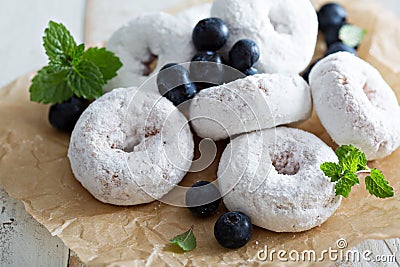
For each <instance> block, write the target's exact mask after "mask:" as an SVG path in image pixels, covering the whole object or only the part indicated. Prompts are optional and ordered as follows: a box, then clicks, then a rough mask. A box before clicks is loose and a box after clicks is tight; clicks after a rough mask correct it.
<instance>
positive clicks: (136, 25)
mask: <svg viewBox="0 0 400 267" xmlns="http://www.w3.org/2000/svg"><path fill="white" fill-rule="evenodd" d="M210 8H211V5H209V4H207V5H200V6H198V7H194V8H191V9H188V10H187V11H185V12H181V13H179V14H177V16H173V15H170V14H167V13H163V12H159V13H150V14H146V15H143V16H140V17H137V18H135V19H133V20H131V21H130V22H129V23H128V24H126V25H124V26H122V27H121V28H120V29H118V30H117V31H116V32H114V33H113V35H112V36H111V38H110V39H109V40H108V42H107V45H106V47H107V49H108V50H110V51H112V52H114V53H115V54H116V55H117V56H118V57H119V58H120V59H121V61H122V63H123V66H122V68H121V69H120V70H119V71H118V75H117V76H116V77H115V78H114V79H112V80H111V81H109V82H108V83H107V85H106V88H105V90H106V91H110V90H112V89H114V88H119V87H128V86H139V85H140V84H142V83H143V82H144V81H145V80H146V79H148V78H149V75H150V74H151V69H150V66H149V65H150V64H151V63H152V61H153V60H155V59H157V66H156V68H155V70H154V72H155V73H156V72H158V71H159V70H160V69H161V68H162V67H163V66H164V65H165V64H167V63H171V62H174V63H183V62H189V61H190V60H191V59H192V57H193V56H194V55H195V53H196V51H195V49H194V46H193V44H192V35H191V33H192V30H193V28H194V26H195V25H196V23H197V22H198V21H199V20H201V19H203V18H205V17H208V16H209V14H210Z"/></svg>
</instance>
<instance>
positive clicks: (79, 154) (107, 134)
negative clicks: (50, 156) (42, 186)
mask: <svg viewBox="0 0 400 267" xmlns="http://www.w3.org/2000/svg"><path fill="white" fill-rule="evenodd" d="M193 150H194V143H193V136H192V134H191V132H190V128H189V126H188V122H187V120H186V119H185V117H184V116H183V114H182V113H180V112H179V111H178V110H177V109H176V108H175V107H174V106H173V104H172V103H171V102H170V101H168V100H167V99H165V98H162V97H161V96H160V95H159V94H157V93H152V92H148V91H146V92H145V91H144V90H138V89H137V88H128V89H124V88H121V89H115V90H113V91H112V92H109V93H106V94H105V95H103V96H102V97H100V98H99V99H98V100H96V101H94V102H93V103H92V104H91V105H90V106H89V107H88V108H87V109H86V110H85V111H84V112H83V114H82V115H81V117H80V118H79V120H78V122H77V124H76V125H75V128H74V130H73V132H72V136H71V141H70V146H69V149H68V158H69V160H70V163H71V168H72V171H73V173H74V175H75V177H76V179H77V180H78V181H79V182H81V184H82V185H83V186H84V187H85V188H86V189H87V190H88V191H89V192H90V193H91V194H92V195H93V196H94V197H95V198H97V199H98V200H100V201H102V202H105V203H110V204H115V205H136V204H142V203H148V202H151V201H153V200H155V199H159V198H161V197H162V196H164V195H165V194H167V193H168V192H169V191H170V190H172V189H173V188H174V186H175V185H176V184H177V183H179V182H180V181H181V180H182V178H183V176H184V175H185V174H186V172H187V170H188V169H189V168H190V165H191V160H192V158H193Z"/></svg>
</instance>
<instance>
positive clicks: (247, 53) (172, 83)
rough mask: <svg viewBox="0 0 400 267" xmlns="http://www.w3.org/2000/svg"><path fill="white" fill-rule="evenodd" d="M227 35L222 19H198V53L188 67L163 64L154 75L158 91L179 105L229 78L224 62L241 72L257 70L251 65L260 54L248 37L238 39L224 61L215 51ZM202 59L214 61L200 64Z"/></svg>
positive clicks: (194, 38) (195, 32)
mask: <svg viewBox="0 0 400 267" xmlns="http://www.w3.org/2000/svg"><path fill="white" fill-rule="evenodd" d="M228 38H229V28H228V26H227V25H226V23H225V22H224V21H223V20H221V19H219V18H206V19H203V20H201V21H199V22H198V23H197V25H196V26H195V27H194V29H193V33H192V41H193V45H194V47H195V48H196V50H197V53H196V55H195V56H194V57H193V58H192V63H191V64H190V67H189V71H188V70H187V69H185V68H184V67H183V66H180V65H178V64H176V63H170V64H167V65H165V66H164V67H163V68H162V69H161V70H160V72H159V73H158V75H157V85H158V89H159V92H160V94H161V95H163V96H165V97H166V98H167V99H169V100H170V101H171V102H172V103H174V105H179V104H181V103H183V102H185V101H187V100H189V99H191V98H193V97H194V95H195V94H196V93H197V91H198V90H201V89H204V88H208V87H211V86H214V85H219V84H222V83H224V82H227V81H229V80H227V79H226V78H227V77H226V75H225V73H224V72H225V70H226V68H225V67H224V65H229V66H231V67H233V68H235V69H237V70H238V71H240V72H241V73H243V76H244V75H254V74H257V73H258V71H257V69H256V68H254V64H255V63H256V62H257V61H258V60H259V58H260V49H259V47H258V46H257V44H256V43H255V42H254V41H253V40H250V39H242V40H239V41H237V42H236V43H235V44H234V45H233V46H232V48H231V50H230V51H229V61H228V62H227V61H226V60H225V59H224V58H223V56H222V54H221V53H219V52H218V51H219V50H220V49H221V48H223V47H224V46H225V45H226V43H227V41H228ZM204 62H208V63H210V62H211V63H213V64H206V65H203V64H201V63H204ZM199 63H200V64H199ZM227 63H229V64H227ZM192 81H195V82H192Z"/></svg>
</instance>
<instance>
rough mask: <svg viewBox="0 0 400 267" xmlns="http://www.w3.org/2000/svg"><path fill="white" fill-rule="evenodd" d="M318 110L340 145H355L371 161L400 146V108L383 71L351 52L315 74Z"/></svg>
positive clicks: (322, 64)
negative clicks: (383, 76) (382, 74)
mask: <svg viewBox="0 0 400 267" xmlns="http://www.w3.org/2000/svg"><path fill="white" fill-rule="evenodd" d="M310 85H311V90H312V95H313V100H314V104H315V108H316V111H317V113H318V116H319V118H320V120H321V123H322V125H323V126H324V127H325V129H326V130H327V132H328V133H329V135H330V136H331V137H332V139H333V140H334V141H335V142H336V143H337V144H338V145H344V144H346V145H347V144H353V145H354V146H356V147H357V148H359V149H361V150H362V151H364V152H365V154H366V155H367V158H368V159H369V160H374V159H380V158H384V157H386V156H388V155H390V154H391V153H392V152H393V151H394V150H396V149H397V148H398V147H399V145H400V134H399V133H400V107H399V104H398V101H397V98H396V95H395V94H394V92H393V91H392V89H391V88H390V87H389V85H388V84H387V83H386V82H385V81H384V80H383V78H382V76H381V75H380V74H379V72H378V71H377V70H376V69H375V68H374V67H372V66H371V65H370V64H368V63H367V62H365V61H363V60H362V59H360V58H358V57H355V56H353V55H352V54H350V53H347V52H340V53H335V54H333V55H330V56H328V57H326V58H324V59H323V60H321V61H320V62H319V63H318V64H317V65H316V66H314V68H313V69H312V71H311V74H310Z"/></svg>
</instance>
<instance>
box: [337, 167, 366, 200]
mask: <svg viewBox="0 0 400 267" xmlns="http://www.w3.org/2000/svg"><path fill="white" fill-rule="evenodd" d="M359 183H360V181H359V180H358V177H357V174H355V173H352V172H350V171H345V172H344V173H343V176H342V178H341V179H340V180H339V181H338V182H337V183H336V186H335V192H336V195H337V196H338V195H342V196H344V197H348V196H349V193H350V191H351V188H352V187H353V186H354V185H356V184H359Z"/></svg>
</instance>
